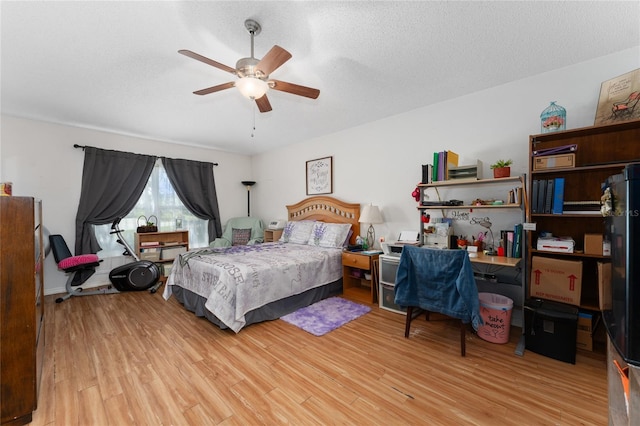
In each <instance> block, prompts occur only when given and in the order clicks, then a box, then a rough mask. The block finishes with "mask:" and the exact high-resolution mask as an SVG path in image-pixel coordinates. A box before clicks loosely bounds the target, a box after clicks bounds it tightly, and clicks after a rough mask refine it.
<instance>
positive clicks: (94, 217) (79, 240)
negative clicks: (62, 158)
mask: <svg viewBox="0 0 640 426" xmlns="http://www.w3.org/2000/svg"><path fill="white" fill-rule="evenodd" d="M156 158H157V157H155V156H150V155H141V154H133V153H130V152H121V151H111V150H104V149H99V148H93V147H89V146H87V147H84V168H83V171H82V188H81V190H80V202H79V204H78V213H77V216H76V244H75V254H76V255H79V254H87V253H97V252H98V251H100V250H102V247H100V245H99V244H98V241H97V240H96V236H95V233H94V231H93V226H92V225H104V224H105V223H111V222H113V221H114V220H115V219H116V218H118V217H124V216H126V215H127V214H128V213H129V212H130V211H131V210H132V209H133V208H134V207H135V205H136V203H137V202H138V199H139V198H140V196H141V195H142V191H144V188H145V186H146V184H147V181H148V180H149V176H151V172H152V171H153V166H154V164H155V162H156Z"/></svg>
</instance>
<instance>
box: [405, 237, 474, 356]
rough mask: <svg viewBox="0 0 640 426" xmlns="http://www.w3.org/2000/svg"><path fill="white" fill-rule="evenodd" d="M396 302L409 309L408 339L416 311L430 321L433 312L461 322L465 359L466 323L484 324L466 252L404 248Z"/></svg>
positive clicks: (406, 325)
mask: <svg viewBox="0 0 640 426" xmlns="http://www.w3.org/2000/svg"><path fill="white" fill-rule="evenodd" d="M395 303H396V304H397V305H399V306H401V307H405V308H406V309H407V319H406V322H405V332H404V337H406V338H408V337H409V329H410V327H411V321H413V319H414V308H417V309H422V310H424V311H426V319H427V320H429V313H430V312H437V313H440V314H444V315H447V316H449V317H452V318H457V319H459V320H460V355H462V356H465V354H466V344H465V336H466V328H467V324H469V323H471V324H472V326H473V328H474V329H476V330H477V329H478V326H480V325H482V317H481V316H480V302H479V299H478V288H477V286H476V282H475V279H474V278H473V270H472V268H471V261H470V260H469V255H468V254H467V252H466V251H465V250H438V249H429V248H419V247H413V246H405V247H404V248H403V249H402V255H401V256H400V264H399V265H398V271H397V275H396V285H395ZM418 314H419V312H418ZM417 316H418V315H416V316H415V317H417Z"/></svg>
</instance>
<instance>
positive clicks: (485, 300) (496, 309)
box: [478, 293, 513, 343]
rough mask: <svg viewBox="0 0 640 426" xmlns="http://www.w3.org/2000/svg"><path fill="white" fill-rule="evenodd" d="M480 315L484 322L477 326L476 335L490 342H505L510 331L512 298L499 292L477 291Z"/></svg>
mask: <svg viewBox="0 0 640 426" xmlns="http://www.w3.org/2000/svg"><path fill="white" fill-rule="evenodd" d="M478 298H479V299H480V316H482V320H483V321H484V324H483V325H481V326H480V327H478V336H480V337H481V338H482V339H484V340H486V341H488V342H492V343H507V342H508V341H509V333H510V331H511V313H512V312H513V300H511V299H509V298H508V297H506V296H503V295H501V294H494V293H478Z"/></svg>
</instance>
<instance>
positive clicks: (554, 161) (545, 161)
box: [533, 154, 576, 170]
mask: <svg viewBox="0 0 640 426" xmlns="http://www.w3.org/2000/svg"><path fill="white" fill-rule="evenodd" d="M575 166H576V155H575V154H557V155H545V156H542V157H535V158H534V159H533V170H553V169H570V168H573V167H575Z"/></svg>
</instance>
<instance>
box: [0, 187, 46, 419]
mask: <svg viewBox="0 0 640 426" xmlns="http://www.w3.org/2000/svg"><path fill="white" fill-rule="evenodd" d="M43 269H44V241H43V230H42V203H41V201H39V200H35V199H34V198H31V197H11V196H10V197H0V378H1V381H0V383H1V385H0V387H1V392H0V401H1V403H0V423H1V424H2V425H9V424H10V425H22V424H26V423H30V422H31V415H32V412H33V411H34V410H35V409H36V407H37V403H38V391H39V384H40V376H41V374H42V362H43V360H44V300H43V298H44V280H43Z"/></svg>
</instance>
